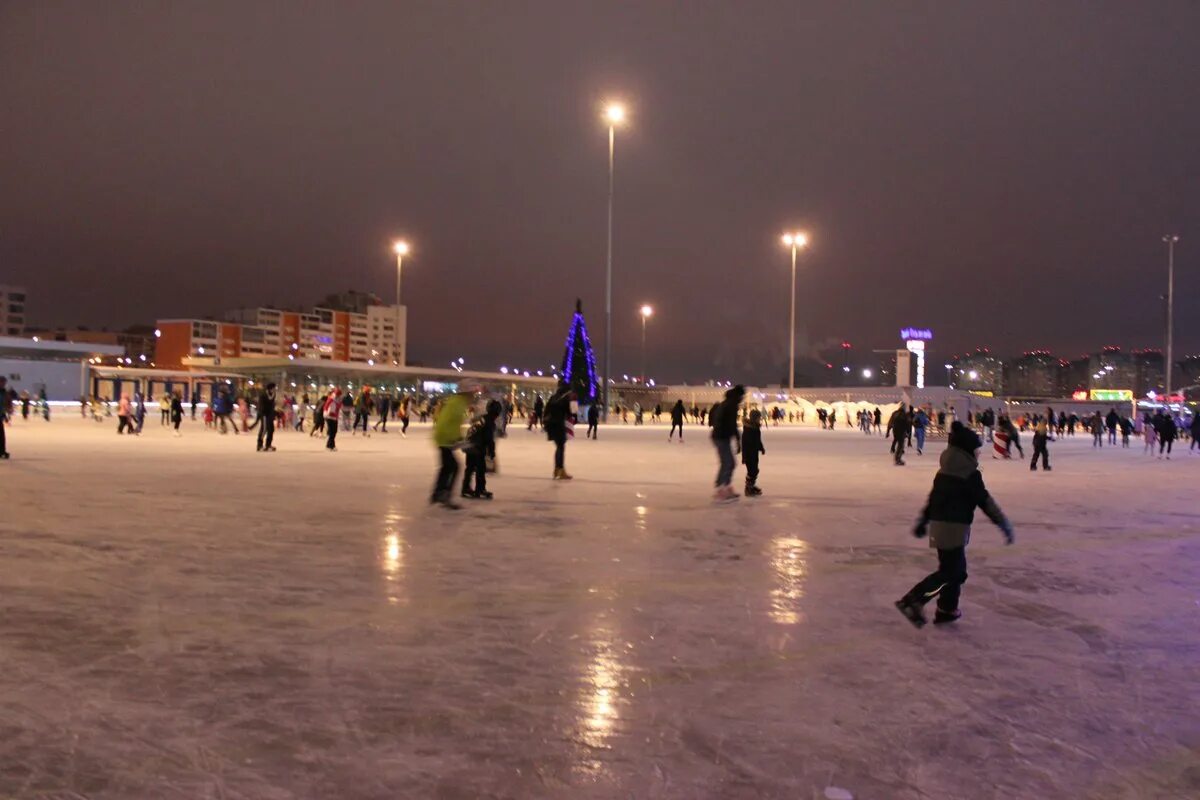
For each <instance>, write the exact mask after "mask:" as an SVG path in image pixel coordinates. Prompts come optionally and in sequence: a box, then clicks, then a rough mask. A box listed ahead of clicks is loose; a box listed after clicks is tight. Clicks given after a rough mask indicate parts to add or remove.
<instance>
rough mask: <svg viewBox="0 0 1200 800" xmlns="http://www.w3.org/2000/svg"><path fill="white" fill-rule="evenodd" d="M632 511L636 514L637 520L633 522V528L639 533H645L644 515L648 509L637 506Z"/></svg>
mask: <svg viewBox="0 0 1200 800" xmlns="http://www.w3.org/2000/svg"><path fill="white" fill-rule="evenodd" d="M634 511H635V512H636V513H637V519H635V520H634V521H633V527H635V528H636V529H638V530H639V531H643V532H645V530H646V514H647V513H648V511H649V509H647V508H646V507H645V506H638V507H636V508H635V509H634Z"/></svg>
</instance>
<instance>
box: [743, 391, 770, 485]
mask: <svg viewBox="0 0 1200 800" xmlns="http://www.w3.org/2000/svg"><path fill="white" fill-rule="evenodd" d="M760 453H761V454H763V455H766V453H767V448H765V447H763V443H762V414H761V413H759V410H758V409H757V408H756V409H754V410H753V411H751V412H750V416H748V417H747V418H746V424H745V426H744V427H743V428H742V463H743V464H745V465H746V497H758V496H759V495H761V494H762V489H760V488H758V456H759V454H760Z"/></svg>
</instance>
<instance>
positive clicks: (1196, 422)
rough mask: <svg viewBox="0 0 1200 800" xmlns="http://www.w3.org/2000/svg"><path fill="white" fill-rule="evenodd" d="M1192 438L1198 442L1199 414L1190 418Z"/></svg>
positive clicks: (1199, 429)
mask: <svg viewBox="0 0 1200 800" xmlns="http://www.w3.org/2000/svg"><path fill="white" fill-rule="evenodd" d="M1192 438H1193V439H1195V440H1196V441H1198V442H1200V414H1194V415H1193V416H1192Z"/></svg>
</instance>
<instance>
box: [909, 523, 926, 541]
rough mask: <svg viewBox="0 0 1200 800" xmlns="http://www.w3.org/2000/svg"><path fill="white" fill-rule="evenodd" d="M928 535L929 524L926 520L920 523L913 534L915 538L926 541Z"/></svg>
mask: <svg viewBox="0 0 1200 800" xmlns="http://www.w3.org/2000/svg"><path fill="white" fill-rule="evenodd" d="M928 533H929V523H928V522H926V521H925V520H920V521H918V522H917V524H916V526H915V527H914V528H913V532H912V534H913V536H915V537H917V538H918V539H924V538H925V536H926V535H927V534H928Z"/></svg>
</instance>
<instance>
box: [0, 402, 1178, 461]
mask: <svg viewBox="0 0 1200 800" xmlns="http://www.w3.org/2000/svg"><path fill="white" fill-rule="evenodd" d="M0 448H2V445H0ZM1193 448H1198V449H1200V412H1197V413H1194V414H1192V443H1191V444H1190V445H1188V452H1189V453H1190V452H1191V451H1192V450H1193Z"/></svg>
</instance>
